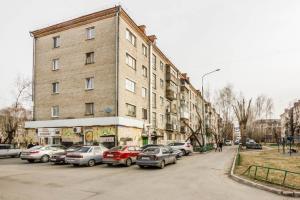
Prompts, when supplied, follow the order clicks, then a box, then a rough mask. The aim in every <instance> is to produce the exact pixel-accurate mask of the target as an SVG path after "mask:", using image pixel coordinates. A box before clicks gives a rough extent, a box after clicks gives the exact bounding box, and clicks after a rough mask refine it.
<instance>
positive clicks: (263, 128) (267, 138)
mask: <svg viewBox="0 0 300 200" xmlns="http://www.w3.org/2000/svg"><path fill="white" fill-rule="evenodd" d="M253 125H254V132H255V133H256V134H259V137H260V139H261V141H263V142H272V143H276V142H278V141H279V140H280V138H281V121H280V119H260V120H256V121H254V123H253Z"/></svg>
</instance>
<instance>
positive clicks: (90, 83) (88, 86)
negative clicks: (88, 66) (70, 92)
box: [85, 77, 94, 90]
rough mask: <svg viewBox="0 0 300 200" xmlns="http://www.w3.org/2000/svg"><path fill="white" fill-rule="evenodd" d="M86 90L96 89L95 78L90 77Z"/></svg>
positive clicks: (86, 82) (86, 81)
mask: <svg viewBox="0 0 300 200" xmlns="http://www.w3.org/2000/svg"><path fill="white" fill-rule="evenodd" d="M85 89H86V90H92V89H94V77H89V78H86V79H85Z"/></svg>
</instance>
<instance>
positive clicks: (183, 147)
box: [168, 142, 193, 156]
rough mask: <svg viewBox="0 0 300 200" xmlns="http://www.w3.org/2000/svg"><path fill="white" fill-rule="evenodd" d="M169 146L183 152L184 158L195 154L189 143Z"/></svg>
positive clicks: (175, 143) (176, 143)
mask: <svg viewBox="0 0 300 200" xmlns="http://www.w3.org/2000/svg"><path fill="white" fill-rule="evenodd" d="M168 146H170V147H172V148H173V149H177V150H180V151H182V153H183V155H184V156H188V155H189V154H190V153H193V146H192V145H191V143H189V142H174V143H170V144H168Z"/></svg>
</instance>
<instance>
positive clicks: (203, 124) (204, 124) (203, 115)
mask: <svg viewBox="0 0 300 200" xmlns="http://www.w3.org/2000/svg"><path fill="white" fill-rule="evenodd" d="M220 70H221V69H215V70H213V71H211V72H208V73H206V74H204V75H203V76H202V89H201V92H202V97H203V100H202V120H203V122H202V127H203V128H202V133H203V134H205V135H206V133H205V132H206V123H205V112H204V94H203V91H204V87H203V84H204V78H205V77H206V76H207V75H209V74H212V73H215V72H218V71H220ZM204 145H206V137H205V141H204Z"/></svg>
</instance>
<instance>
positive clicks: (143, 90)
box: [142, 87, 147, 98]
mask: <svg viewBox="0 0 300 200" xmlns="http://www.w3.org/2000/svg"><path fill="white" fill-rule="evenodd" d="M144 93H145V95H144ZM142 97H143V98H147V88H145V87H142Z"/></svg>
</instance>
